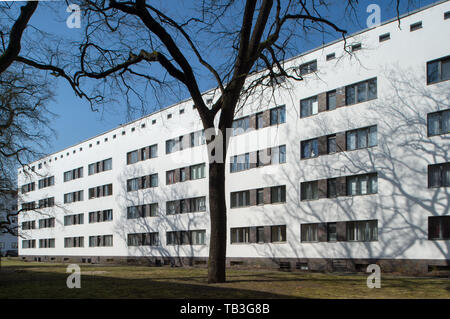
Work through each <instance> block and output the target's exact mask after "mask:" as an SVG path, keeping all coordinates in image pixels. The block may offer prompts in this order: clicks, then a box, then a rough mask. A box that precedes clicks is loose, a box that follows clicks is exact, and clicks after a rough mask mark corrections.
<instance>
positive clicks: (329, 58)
mask: <svg viewBox="0 0 450 319" xmlns="http://www.w3.org/2000/svg"><path fill="white" fill-rule="evenodd" d="M334 58H336V53H334V52H333V53H330V54H327V61H330V60H333V59H334Z"/></svg>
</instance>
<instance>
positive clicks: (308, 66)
mask: <svg viewBox="0 0 450 319" xmlns="http://www.w3.org/2000/svg"><path fill="white" fill-rule="evenodd" d="M299 71H300V76H303V75H306V74H309V73H313V72H316V71H317V60H314V61H310V62H307V63H303V64H302V65H300V67H299Z"/></svg>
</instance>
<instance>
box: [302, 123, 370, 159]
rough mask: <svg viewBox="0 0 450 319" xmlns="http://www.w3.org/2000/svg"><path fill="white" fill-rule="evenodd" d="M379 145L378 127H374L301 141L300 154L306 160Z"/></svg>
mask: <svg viewBox="0 0 450 319" xmlns="http://www.w3.org/2000/svg"><path fill="white" fill-rule="evenodd" d="M377 144H378V139H377V126H376V125H373V126H369V127H364V128H359V129H355V130H350V131H346V132H341V133H336V134H331V135H327V136H321V137H317V138H313V139H310V140H306V141H301V142H300V148H301V152H300V153H301V158H302V159H306V158H314V157H317V156H319V155H325V154H333V153H336V152H341V151H352V150H356V149H363V148H368V147H373V146H376V145H377Z"/></svg>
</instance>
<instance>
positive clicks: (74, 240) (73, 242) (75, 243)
mask: <svg viewBox="0 0 450 319" xmlns="http://www.w3.org/2000/svg"><path fill="white" fill-rule="evenodd" d="M74 247H84V237H65V238H64V248H74Z"/></svg>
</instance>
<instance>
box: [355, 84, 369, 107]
mask: <svg viewBox="0 0 450 319" xmlns="http://www.w3.org/2000/svg"><path fill="white" fill-rule="evenodd" d="M357 90H358V102H364V101H367V83H366V82H363V83H359V84H358V85H357Z"/></svg>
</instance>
